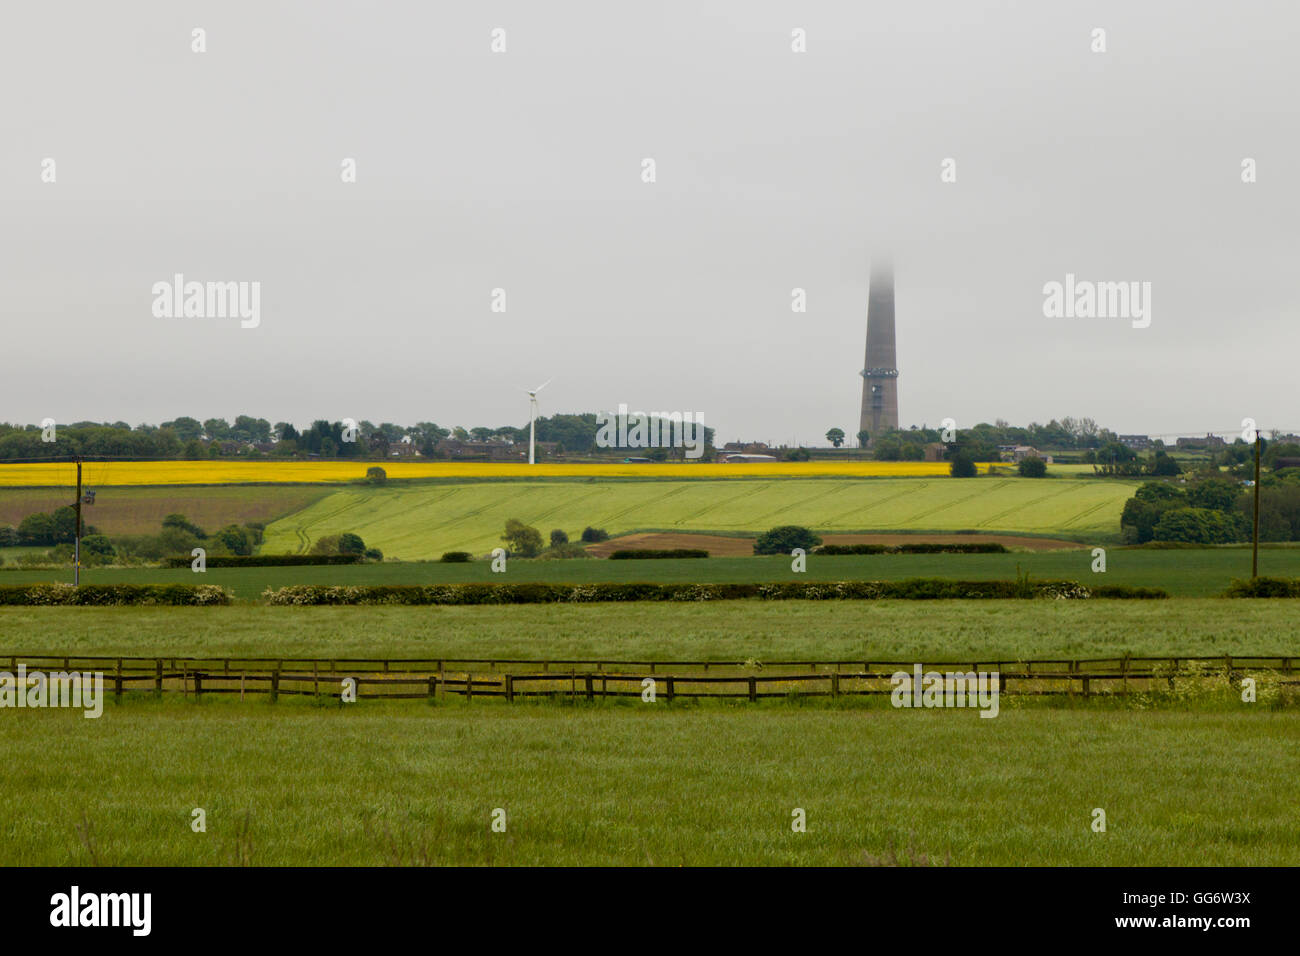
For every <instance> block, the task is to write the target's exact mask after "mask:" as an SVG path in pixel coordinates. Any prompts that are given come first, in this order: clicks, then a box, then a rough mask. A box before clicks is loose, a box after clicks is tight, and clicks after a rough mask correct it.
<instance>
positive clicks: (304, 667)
mask: <svg viewBox="0 0 1300 956" xmlns="http://www.w3.org/2000/svg"><path fill="white" fill-rule="evenodd" d="M1296 660H1297V659H1296V658H1293V657H1289V656H1284V655H1261V656H1248V657H1240V656H1225V657H1110V658H1090V659H1064V658H1061V659H1039V660H1029V661H1006V660H1003V661H971V660H966V661H926V662H917V661H861V660H859V661H807V660H805V661H765V662H761V663H760V662H757V661H614V660H581V661H579V660H525V659H488V658H480V659H467V658H455V659H453V658H442V659H433V658H418V659H417V658H387V659H385V658H290V657H220V658H209V657H204V658H196V657H104V656H84V655H63V654H11V655H4V656H0V665H4V664H7V665H8V668H9V672H10V673H16V672H17V671H18V669H19V667H20V666H21V667H23V668H24V669H25V670H26V672H27V673H29V674H30V673H33V672H38V671H39V672H57V671H62V672H72V671H79V672H83V673H84V672H98V673H103V674H104V676H105V680H106V682H107V683H109V684H110V685H111V686H112V688H113V692H114V696H115V697H116V698H117V699H120V698H121V696H122V694H123V693H124V692H125V691H128V690H132V691H135V690H145V691H153V692H154V693H155V694H159V695H161V694H163V693H165V692H166V693H180V694H182V695H184V696H186V697H188V696H190V695H193V696H194V697H195V698H196V699H197V698H200V697H202V696H204V695H209V694H239V695H240V697H241V698H243V697H245V696H247V695H250V694H256V695H268V696H269V697H270V699H271V700H275V699H277V698H279V697H280V696H282V695H283V696H311V697H316V698H320V699H327V698H335V699H341V698H342V697H343V696H344V693H345V691H344V684H343V682H344V679H346V678H350V679H351V680H352V681H353V682H354V684H353V690H354V691H355V694H356V697H357V698H358V699H367V698H368V699H386V700H422V699H427V700H434V699H437V698H438V697H441V696H445V695H447V694H452V695H459V696H462V697H465V698H467V699H472V698H474V697H489V698H490V697H496V698H504V699H505V700H506V701H514V700H516V699H517V698H528V697H568V698H573V699H578V698H584V699H587V700H595V699H597V698H602V699H603V698H617V697H641V696H642V694H643V692H644V690H645V682H646V681H647V680H652V681H654V690H655V694H656V697H658V696H662V697H664V698H666V699H667V700H674V699H677V698H683V699H690V698H736V699H742V698H748V699H749V700H751V701H757V700H759V699H762V698H774V697H789V696H791V695H794V694H797V695H799V696H801V697H840V696H845V697H848V696H864V695H880V694H889V693H891V692H892V690H893V688H894V684H893V682H892V678H893V677H894V675H895V674H897V673H898V672H900V671H901V672H904V673H907V674H909V675H911V674H913V673H914V669H915V668H916V667H917V666H918V664H919V666H920V667H921V669H922V671H923V672H924V673H926V674H929V673H933V672H939V673H942V674H950V673H960V674H969V673H971V672H981V673H996V674H997V678H998V684H999V691H1000V693H1002V694H1011V695H1020V696H1074V695H1079V696H1082V697H1092V696H1114V695H1123V694H1130V693H1140V692H1149V691H1152V690H1157V689H1161V688H1165V687H1168V688H1172V687H1173V686H1174V683H1175V680H1176V679H1178V678H1189V677H1190V678H1200V679H1203V680H1208V681H1217V680H1220V679H1222V680H1224V681H1226V682H1227V684H1228V686H1235V685H1236V684H1238V683H1239V682H1240V680H1241V678H1242V677H1244V676H1248V675H1251V674H1261V675H1271V676H1273V677H1275V678H1276V679H1277V682H1278V683H1279V684H1282V685H1288V686H1291V685H1300V680H1296V679H1293V677H1294V676H1295V663H1296ZM484 668H487V673H484ZM503 668H507V669H504V670H503ZM782 668H784V669H785V670H784V671H780V672H777V671H778V670H779V669H782ZM803 668H806V669H807V670H806V671H805V672H803V673H797V672H795V671H796V670H798V669H803Z"/></svg>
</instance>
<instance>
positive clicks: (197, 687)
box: [194, 671, 203, 703]
mask: <svg viewBox="0 0 1300 956" xmlns="http://www.w3.org/2000/svg"><path fill="white" fill-rule="evenodd" d="M202 695H203V675H202V674H201V673H199V672H198V671H195V672H194V700H195V702H196V703H197V702H198V699H199V697H201V696H202Z"/></svg>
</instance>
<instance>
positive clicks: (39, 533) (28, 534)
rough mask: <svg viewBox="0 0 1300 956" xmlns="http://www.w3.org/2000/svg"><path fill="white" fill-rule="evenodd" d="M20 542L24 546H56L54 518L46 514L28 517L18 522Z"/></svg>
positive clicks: (39, 513) (41, 513)
mask: <svg viewBox="0 0 1300 956" xmlns="http://www.w3.org/2000/svg"><path fill="white" fill-rule="evenodd" d="M18 540H19V541H20V542H22V543H23V544H27V545H33V544H54V517H53V516H52V515H48V514H46V513H45V512H43V511H42V512H37V513H36V514H33V515H28V516H27V517H26V518H24V519H23V520H22V521H20V522H18Z"/></svg>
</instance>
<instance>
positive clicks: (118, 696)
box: [113, 657, 122, 704]
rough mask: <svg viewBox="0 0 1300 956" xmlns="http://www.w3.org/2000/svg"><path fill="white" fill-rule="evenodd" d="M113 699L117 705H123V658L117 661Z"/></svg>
mask: <svg viewBox="0 0 1300 956" xmlns="http://www.w3.org/2000/svg"><path fill="white" fill-rule="evenodd" d="M113 697H114V699H115V700H116V701H117V703H119V704H120V703H122V658H120V657H119V658H118V659H117V676H115V677H114V678H113Z"/></svg>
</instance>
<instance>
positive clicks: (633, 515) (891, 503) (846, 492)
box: [263, 478, 1136, 560]
mask: <svg viewBox="0 0 1300 956" xmlns="http://www.w3.org/2000/svg"><path fill="white" fill-rule="evenodd" d="M1135 487H1136V482H1121V481H1097V480H1088V479H1071V478H1061V479H1057V480H1051V481H1044V480H1034V479H1028V478H978V479H971V480H968V481H954V480H953V479H950V478H866V479H851V480H850V479H830V478H818V479H771V480H763V479H752V480H736V479H730V480H728V479H720V480H716V481H711V480H680V481H674V480H661V481H597V480H594V479H593V480H591V481H578V482H544V481H526V482H515V483H510V484H503V483H500V482H458V483H456V484H443V485H408V486H397V487H385V488H348V489H345V490H340V491H336V492H334V493H333V494H330V495H329V496H328V497H325V498H323V499H321V500H320V501H317V502H316V503H315V504H313V505H311V506H309V507H307V508H304V509H303V510H301V511H298V512H296V513H294V514H292V515H289V516H288V517H285V518H282V519H281V520H279V521H276V522H274V523H273V524H271V525H270V526H269V527H268V528H267V534H266V541H265V543H264V545H263V551H265V552H267V553H282V552H288V553H297V552H302V551H306V550H307V549H308V548H309V547H310V545H311V543H312V542H313V541H315V540H316V539H318V538H320V537H322V536H324V535H328V534H339V533H341V532H344V531H354V532H356V533H357V534H360V535H361V536H362V538H364V539H365V541H366V544H368V545H370V546H371V547H377V548H380V549H382V550H383V552H384V553H385V554H386V555H388V556H389V557H395V558H403V559H407V560H412V559H418V558H430V557H437V556H439V555H440V554H441V553H442V552H444V551H456V550H460V551H472V552H474V553H476V554H484V553H487V552H488V551H490V550H491V549H492V548H494V547H497V546H498V545H500V544H501V533H502V530H503V529H504V527H505V523H506V520H507V519H509V518H518V519H519V520H521V521H523V522H525V523H527V524H532V525H535V526H537V527H538V528H539V529H540V530H541V531H542V533H543V535H545V534H547V533H548V532H549V531H550V530H551V529H552V528H560V529H563V530H564V531H566V532H567V533H568V534H569V537H570V538H572V539H574V540H576V539H577V537H578V535H579V534H580V533H581V531H582V529H583V528H584V527H586V526H587V525H592V526H595V527H603V528H605V529H606V530H607V531H609V533H610V534H622V533H625V532H628V531H633V530H637V529H640V528H658V529H671V530H678V531H692V530H694V531H700V530H717V531H763V530H766V529H768V528H771V527H775V526H777V525H783V524H800V525H806V526H808V527H813V528H817V529H819V530H823V531H837V530H838V531H850V530H863V529H872V530H878V531H892V530H927V531H944V530H959V529H978V530H981V531H987V532H1006V533H1017V532H1022V533H1035V534H1054V535H1062V536H1066V537H1069V538H1071V539H1078V540H1086V541H1097V542H1102V543H1104V542H1106V541H1112V540H1115V539H1116V538H1117V537H1118V534H1119V515H1120V511H1121V509H1122V508H1123V506H1124V502H1125V501H1126V500H1127V499H1128V498H1129V497H1131V496H1132V494H1133V489H1134V488H1135Z"/></svg>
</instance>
